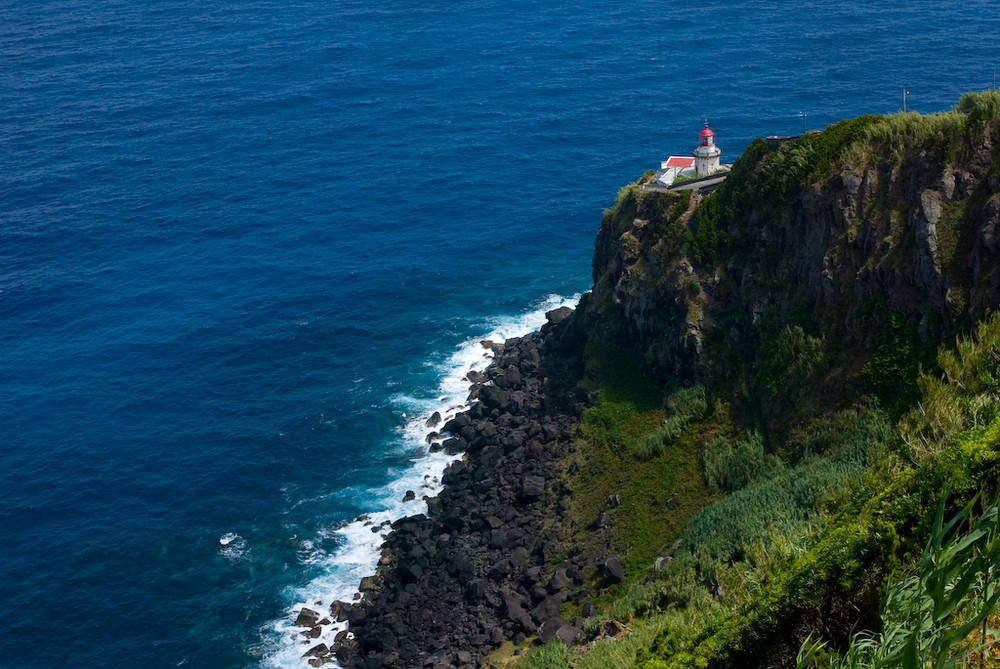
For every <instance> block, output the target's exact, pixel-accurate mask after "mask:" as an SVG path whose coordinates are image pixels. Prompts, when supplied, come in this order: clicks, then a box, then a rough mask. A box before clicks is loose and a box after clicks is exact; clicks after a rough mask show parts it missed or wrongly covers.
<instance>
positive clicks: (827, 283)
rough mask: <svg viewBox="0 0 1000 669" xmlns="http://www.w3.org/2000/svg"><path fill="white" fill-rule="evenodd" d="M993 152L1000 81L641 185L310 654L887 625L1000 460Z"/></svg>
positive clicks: (512, 356) (515, 350) (486, 392)
mask: <svg viewBox="0 0 1000 669" xmlns="http://www.w3.org/2000/svg"><path fill="white" fill-rule="evenodd" d="M998 166H1000V94H996V93H991V94H982V95H970V96H966V97H965V98H963V99H962V101H961V102H960V104H959V107H958V108H957V109H956V110H955V111H954V112H951V113H948V114H942V115H937V116H931V117H922V116H919V115H915V114H914V115H908V116H894V117H862V118H859V119H854V120H852V121H845V122H842V123H839V124H836V125H834V126H831V127H829V128H827V129H826V130H825V131H823V132H821V133H816V134H812V135H807V136H804V137H801V138H798V139H796V140H792V141H790V142H787V143H785V144H784V145H782V146H780V147H778V148H775V149H771V148H768V146H767V144H766V143H765V142H763V141H757V142H754V143H753V144H751V145H750V147H749V148H748V149H747V151H746V152H745V154H744V155H743V156H742V157H741V158H740V160H739V161H737V163H736V165H735V166H734V168H733V170H732V172H731V173H730V176H729V178H728V179H727V181H726V182H725V184H723V186H722V187H720V188H719V189H718V190H716V191H715V192H714V193H713V194H712V195H710V196H708V197H705V198H701V199H695V200H692V199H691V198H690V197H689V196H677V195H672V194H659V193H653V192H647V191H644V190H642V189H641V188H640V186H639V185H638V184H632V185H630V186H627V187H625V188H623V189H622V190H621V191H620V192H619V194H618V199H617V202H616V204H615V206H614V207H612V208H611V209H609V210H608V211H606V212H605V214H604V218H603V220H602V225H601V228H600V231H599V234H598V237H597V241H596V248H595V255H594V287H593V290H592V292H591V293H588V294H587V295H585V296H584V298H583V299H582V300H581V303H580V305H579V307H578V309H577V310H576V312H575V313H573V314H572V315H570V314H569V312H568V310H565V311H560V312H555V313H553V314H550V324H549V325H547V326H546V327H545V328H543V329H542V330H541V332H539V333H535V334H532V335H529V336H528V337H525V338H523V339H520V340H511V341H508V342H507V343H506V346H505V347H503V348H502V349H500V350H499V352H498V354H497V357H496V359H495V360H494V363H493V365H492V366H491V367H490V369H489V370H488V371H487V372H486V374H485V375H484V376H483V377H482V378H481V379H480V382H478V383H476V384H475V386H474V387H473V394H474V396H475V397H476V398H477V399H478V400H479V401H478V403H476V404H475V405H474V407H473V408H472V409H471V410H470V411H469V412H467V413H466V414H462V415H461V416H459V417H457V418H455V419H454V420H452V421H450V422H449V423H448V424H447V425H446V426H445V430H446V432H448V433H449V434H450V438H449V439H448V441H447V442H445V445H446V447H448V448H454V449H456V452H458V451H462V452H464V453H465V456H464V459H463V460H462V461H461V462H459V463H456V464H454V465H452V467H451V468H450V469H449V470H448V472H447V474H446V476H445V489H444V491H443V492H442V494H441V495H440V497H439V498H437V499H435V500H431V501H429V502H428V515H427V517H424V516H416V517H413V518H408V519H404V520H402V521H399V522H398V523H396V524H394V525H393V532H392V534H391V535H390V536H389V538H388V540H387V542H386V544H385V546H384V554H383V559H382V561H381V564H380V568H379V573H378V575H377V576H376V577H375V578H374V579H367V581H368V582H367V585H366V587H365V596H364V598H363V599H362V600H361V601H359V602H357V603H354V604H351V605H337V606H336V610H331V615H335V616H340V617H341V618H342V619H347V620H349V621H350V624H351V630H352V632H353V633H354V635H355V638H354V639H340V640H338V643H337V644H336V646H335V648H333V649H330V648H326V647H325V645H324V646H321V647H317V648H312V649H310V650H309V651H308V652H307V655H311V659H310V660H309V663H310V665H312V666H320V665H322V664H324V663H326V662H327V661H330V660H332V658H333V656H336V657H337V658H338V659H339V660H340V662H341V665H342V666H346V667H354V668H361V667H365V668H366V669H375V668H377V667H421V666H423V667H442V668H443V669H454V668H455V667H458V668H459V669H473V668H474V667H476V666H484V665H486V666H507V665H508V663H510V662H516V663H517V666H522V667H529V668H530V667H538V666H546V667H551V666H569V665H570V664H572V666H575V667H578V668H580V669H590V668H594V669H596V668H597V667H601V668H602V669H603V667H607V666H612V664H611V663H610V662H609V661H608V657H610V656H612V655H613V657H614V658H615V660H614V665H613V666H626V665H628V664H633V666H636V667H642V668H644V669H664V668H665V667H672V668H677V669H680V668H681V667H683V668H687V667H691V666H697V667H709V668H715V667H718V668H720V669H721V668H723V667H732V666H746V667H764V666H767V667H789V668H790V667H794V666H797V660H796V657H797V653H798V651H799V649H800V648H801V647H802V644H803V643H805V642H807V641H808V640H809V639H812V638H814V636H815V637H816V638H821V639H822V640H824V641H825V642H827V643H830V644H832V645H831V647H844V646H846V645H847V640H848V639H849V638H850V635H852V634H854V633H855V632H856V631H857V630H877V629H878V627H879V625H880V621H879V617H878V616H879V614H878V611H879V598H880V596H881V595H880V593H881V591H882V589H883V586H884V584H885V579H887V578H888V577H889V575H890V574H891V573H893V572H892V571H891V570H894V569H895V570H898V568H899V566H900V565H901V564H903V565H905V564H912V560H913V556H914V555H916V554H918V553H919V551H920V547H921V546H923V545H925V543H926V539H927V532H926V527H925V526H927V525H929V523H930V522H931V521H930V518H932V517H933V513H934V510H935V509H936V508H938V504H939V501H938V500H939V499H940V491H941V490H943V489H950V490H953V491H955V495H956V496H957V497H958V499H959V500H960V501H959V502H958V503H959V504H960V505H964V504H966V503H968V502H969V500H970V499H971V498H972V496H973V494H975V493H980V494H983V495H987V496H988V495H989V494H992V492H991V491H995V489H996V481H998V480H1000V374H998V373H997V372H996V365H995V360H996V359H997V358H998V357H1000V319H997V318H993V319H988V318H982V317H983V316H985V315H986V314H987V313H988V312H989V311H990V310H992V309H995V308H996V305H998V304H1000V262H998V261H1000V257H998V256H1000V170H998ZM977 323H978V324H979V325H980V329H979V332H978V334H977V342H976V343H975V345H971V344H969V345H967V346H965V349H964V352H963V350H962V347H961V346H959V347H956V350H958V353H953V354H950V357H947V356H945V357H944V358H938V359H937V362H936V361H935V359H934V358H933V357H932V356H930V355H928V354H930V353H933V352H935V350H936V349H937V348H938V346H939V345H942V344H944V345H945V346H951V343H952V340H953V336H954V335H955V334H956V333H964V332H969V331H971V329H972V326H973V325H975V324H977ZM609 344H610V345H609ZM977 347H978V348H977ZM974 349H976V350H974ZM622 350H624V351H625V352H624V353H623V351H622ZM629 352H632V353H635V354H637V356H633V355H630V354H629ZM636 357H638V360H636V359H635V358H636ZM941 360H944V361H945V362H943V363H942V362H940V361H941ZM923 363H927V364H928V365H931V366H933V365H935V364H940V365H941V369H937V370H936V371H935V373H934V374H933V375H927V376H923V377H921V383H922V384H923V385H921V384H920V383H918V382H917V376H918V371H919V368H920V365H921V364H923ZM940 372H944V374H941V373H940ZM928 379H930V380H928ZM678 386H688V387H684V388H678ZM692 386H693V387H692ZM922 393H923V394H922ZM872 396H874V397H875V398H876V400H878V401H876V402H872V401H870V398H871V397H872ZM918 402H919V403H920V404H919V405H918ZM918 406H919V411H918V410H917V409H915V407H918ZM984 427H990V429H991V430H992V432H989V433H988V434H987V433H984V432H983V429H984ZM956 445H957V447H956ZM939 456H942V457H945V456H946V459H945V461H944V465H943V466H941V465H939V461H938V457H939ZM942 508H943V506H942ZM928 516H930V517H928ZM908 561H909V562H908ZM643 618H645V619H646V620H645V621H644V622H639V623H638V624H631V625H630V626H631V627H632V629H629V628H628V627H626V626H625V625H624V624H623V622H625V623H628V622H629V621H635V620H637V619H640V620H641V619H643ZM614 621H623V622H614ZM970 629H971V628H970ZM418 630H419V631H418ZM626 632H627V633H626ZM554 639H559V640H561V641H563V642H564V643H565V644H566V645H570V646H572V645H574V644H576V647H575V648H574V649H573V651H572V654H573V659H572V661H571V660H570V657H569V655H567V654H566V652H565V648H563V647H562V646H561V645H560V644H549V645H545V646H544V647H541V648H537V649H536V650H534V651H528V652H527V653H525V654H524V656H523V658H521V659H520V660H519V659H517V658H518V657H519V656H521V651H522V650H525V648H524V646H525V645H526V644H530V643H533V642H534V641H535V640H537V641H539V642H541V643H543V644H544V643H546V642H548V641H550V640H554ZM511 641H513V642H514V644H516V645H517V646H518V648H517V650H516V651H515V650H514V649H513V647H512V646H511V644H509V643H508V642H511ZM582 641H586V642H587V643H586V644H583V643H581V642H582ZM560 648H562V650H560Z"/></svg>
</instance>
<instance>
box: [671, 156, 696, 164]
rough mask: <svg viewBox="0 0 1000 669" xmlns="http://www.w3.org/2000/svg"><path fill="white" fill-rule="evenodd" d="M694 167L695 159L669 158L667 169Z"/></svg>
mask: <svg viewBox="0 0 1000 669" xmlns="http://www.w3.org/2000/svg"><path fill="white" fill-rule="evenodd" d="M692 165H694V158H688V157H687V156H670V157H669V158H667V167H691V166H692Z"/></svg>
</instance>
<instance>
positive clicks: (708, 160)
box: [694, 121, 722, 177]
mask: <svg viewBox="0 0 1000 669" xmlns="http://www.w3.org/2000/svg"><path fill="white" fill-rule="evenodd" d="M720 153H722V151H720V150H719V147H717V146H716V145H715V133H714V132H712V131H711V129H709V127H708V121H706V122H705V129H704V130H702V131H701V132H699V133H698V146H697V147H696V148H695V150H694V173H695V174H696V175H697V176H699V177H705V176H708V175H709V174H713V173H714V172H718V171H719V154H720Z"/></svg>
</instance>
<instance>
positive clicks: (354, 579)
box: [261, 294, 580, 669]
mask: <svg viewBox="0 0 1000 669" xmlns="http://www.w3.org/2000/svg"><path fill="white" fill-rule="evenodd" d="M579 299H580V295H579V294H577V295H573V296H572V297H562V296H558V295H549V296H548V297H546V298H545V299H544V300H542V301H541V302H539V303H538V304H536V305H533V306H532V307H531V308H530V309H529V310H528V311H525V312H524V313H521V314H517V315H513V316H499V317H496V318H494V319H491V320H490V321H489V322H487V323H485V324H484V327H483V334H482V335H480V336H477V337H473V338H470V339H469V340H468V341H465V342H463V343H462V344H460V345H459V346H457V347H456V348H455V349H454V350H453V351H452V352H451V354H450V355H448V356H447V357H445V358H444V359H443V360H442V361H441V362H439V363H436V364H435V363H432V366H433V367H435V368H436V371H437V375H436V378H437V386H436V387H434V388H430V389H415V392H414V393H412V394H404V393H400V394H397V395H396V396H395V397H393V398H392V402H393V405H394V406H395V407H396V408H397V410H398V411H399V412H400V414H401V415H402V416H403V417H404V419H405V423H404V425H403V427H402V428H400V429H399V431H398V432H397V433H396V434H394V435H393V437H392V438H391V439H390V440H389V441H388V442H387V443H386V444H385V447H386V449H387V450H388V451H390V452H397V453H400V454H411V455H415V456H417V457H413V458H411V459H409V461H408V465H406V466H403V467H400V468H399V469H398V470H393V471H390V472H389V474H390V476H391V480H390V481H389V483H387V484H386V485H384V486H382V487H380V488H373V489H370V490H368V491H367V492H366V495H365V497H366V498H367V499H369V500H371V506H370V510H369V511H368V512H367V513H365V514H363V515H361V516H359V517H358V518H357V519H356V520H354V521H353V522H351V523H348V524H347V525H345V526H343V527H340V528H337V529H334V530H330V533H331V534H333V535H336V536H335V537H334V538H335V539H336V540H337V542H336V543H337V545H338V547H337V548H336V549H334V550H333V551H331V552H326V551H323V550H320V549H315V550H312V552H310V553H309V554H307V555H304V556H302V557H303V561H304V562H305V563H307V564H309V565H311V566H312V567H313V569H314V570H315V571H316V572H317V575H316V576H315V577H314V578H312V580H310V581H309V582H308V583H307V584H305V585H303V586H299V587H295V588H290V589H289V590H288V591H286V601H288V602H289V604H288V606H287V608H286V609H285V614H284V615H283V616H282V617H281V618H279V619H278V620H274V621H271V622H270V623H269V624H268V625H266V626H265V628H264V629H263V630H262V636H263V638H264V640H265V644H264V657H263V659H262V661H261V667H266V668H268V669H302V668H303V667H306V666H308V665H307V664H306V660H305V658H303V657H302V654H303V653H304V652H305V651H306V650H308V649H309V648H311V647H312V646H314V645H316V644H319V643H325V644H326V645H327V646H330V645H332V644H333V642H334V639H335V638H336V636H337V635H338V634H339V633H341V632H342V631H345V630H346V629H347V624H346V623H338V622H336V621H332V617H331V616H328V615H327V614H328V613H329V609H330V605H331V604H332V603H333V602H334V601H342V602H351V601H354V600H356V599H358V598H360V592H359V591H358V586H359V585H360V583H361V579H362V578H364V577H365V576H371V575H373V574H374V573H375V570H376V567H377V566H378V561H379V558H380V556H381V546H382V543H383V541H384V539H385V536H386V535H387V533H388V532H389V530H390V525H391V523H393V522H395V521H396V520H398V519H400V518H403V517H405V516H413V515H416V514H419V513H426V512H427V503H426V501H425V497H426V498H430V497H434V496H436V495H437V494H438V493H439V492H440V491H441V478H442V476H443V474H444V471H445V469H446V468H447V467H448V465H449V464H450V463H451V462H452V461H454V460H457V459H460V458H461V457H462V456H461V455H447V454H446V453H444V452H442V451H437V452H432V449H431V448H430V447H429V445H430V444H432V443H434V442H436V441H440V439H442V438H443V437H441V436H440V435H439V434H438V431H439V430H441V428H442V427H443V426H444V424H445V423H446V422H447V421H448V420H450V419H451V418H452V417H454V416H455V415H456V414H457V413H459V412H461V411H464V410H466V409H468V408H469V407H468V405H467V403H466V402H467V398H468V394H469V387H470V385H471V383H470V381H469V379H468V375H469V373H470V372H473V371H482V370H483V369H485V368H486V367H487V366H488V365H489V363H490V362H491V361H492V358H493V352H492V350H491V349H490V348H489V347H488V345H486V346H484V344H483V342H486V341H491V342H497V343H499V342H503V341H504V340H506V339H510V338H512V337H522V336H524V335H526V334H528V333H530V332H533V331H534V330H537V329H538V328H539V327H541V326H542V325H543V324H544V323H545V314H546V313H547V312H549V311H551V310H553V309H558V308H559V307H563V306H569V307H573V306H575V305H576V303H577V302H578V301H579ZM432 417H434V418H436V419H437V420H432ZM438 417H439V418H438ZM410 492H412V493H413V494H412V495H410V494H409V493H410ZM404 499H408V500H409V501H403V500H404ZM318 543H326V542H318ZM310 547H311V545H310ZM306 607H307V608H310V609H312V610H314V611H317V612H318V613H319V614H320V619H321V621H322V620H323V619H326V620H327V621H328V624H321V625H319V626H318V627H319V634H318V636H311V637H306V636H304V635H303V632H305V631H308V630H307V628H304V627H300V626H297V625H296V624H295V620H296V617H297V616H298V614H299V612H300V611H301V610H302V609H303V608H306ZM314 634H315V632H314Z"/></svg>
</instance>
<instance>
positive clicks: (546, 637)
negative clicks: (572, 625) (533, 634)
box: [538, 617, 569, 644]
mask: <svg viewBox="0 0 1000 669" xmlns="http://www.w3.org/2000/svg"><path fill="white" fill-rule="evenodd" d="M568 624H569V623H567V622H566V621H565V620H563V619H562V618H558V617H557V618H550V619H548V620H546V621H545V622H544V623H542V626H541V627H539V628H538V640H539V641H540V642H541V643H542V644H546V643H548V642H549V641H551V640H552V639H554V638H555V636H556V632H558V631H559V628H560V627H564V626H566V625H568Z"/></svg>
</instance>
